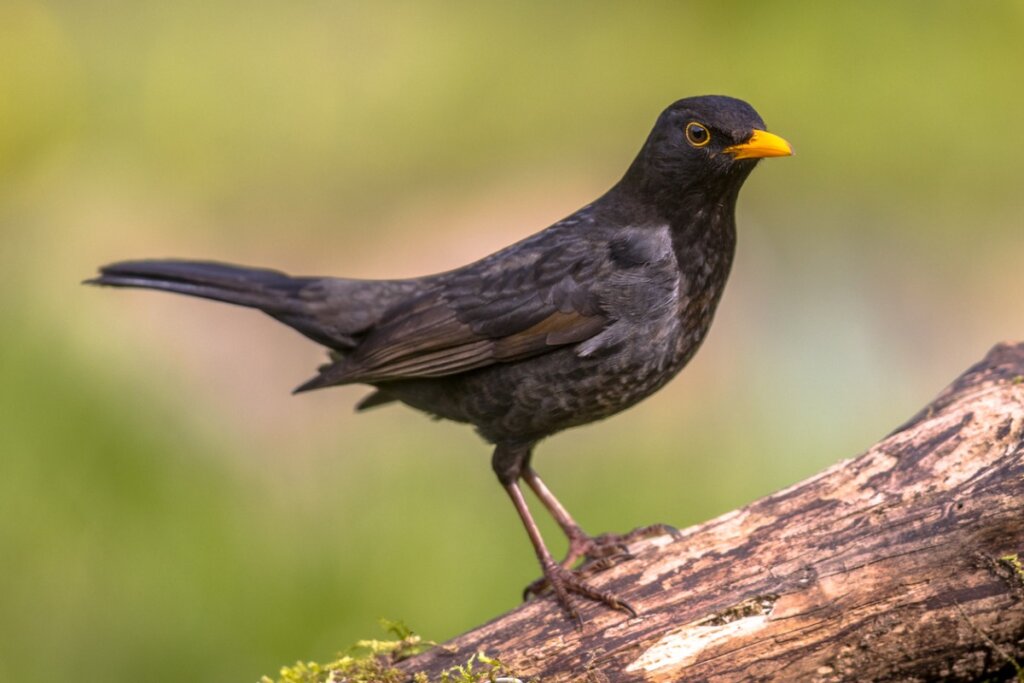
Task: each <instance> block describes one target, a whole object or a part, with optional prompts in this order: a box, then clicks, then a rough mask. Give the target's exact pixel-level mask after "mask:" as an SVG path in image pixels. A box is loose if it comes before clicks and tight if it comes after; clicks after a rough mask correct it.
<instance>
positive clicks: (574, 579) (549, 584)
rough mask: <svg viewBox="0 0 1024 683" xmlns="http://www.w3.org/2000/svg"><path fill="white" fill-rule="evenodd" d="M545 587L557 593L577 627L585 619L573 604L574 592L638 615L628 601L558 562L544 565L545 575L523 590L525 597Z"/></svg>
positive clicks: (561, 603) (558, 599)
mask: <svg viewBox="0 0 1024 683" xmlns="http://www.w3.org/2000/svg"><path fill="white" fill-rule="evenodd" d="M545 588H550V589H551V591H552V592H553V593H554V594H555V600H557V601H558V604H559V605H560V606H561V607H562V609H564V610H565V612H566V613H567V614H568V615H569V617H570V618H571V619H572V620H573V621H574V622H576V627H577V628H582V626H583V620H582V619H581V618H580V614H579V611H577V609H576V606H575V605H574V604H573V599H572V594H573V593H575V594H576V595H580V596H582V597H584V598H587V599H588V600H593V601H594V602H600V603H602V604H604V605H607V606H608V607H611V608H612V609H615V610H619V611H620V612H626V613H628V614H629V615H630V616H631V617H636V616H637V611H636V610H635V609H634V608H633V606H632V605H630V604H629V603H628V602H626V601H625V600H622V599H621V598H618V597H616V596H615V595H614V594H612V593H610V592H608V591H603V590H601V589H599V588H596V587H594V586H592V585H591V584H590V583H588V582H586V581H584V580H583V578H581V576H580V575H579V574H578V573H577V572H575V571H573V570H571V569H567V568H566V567H563V566H562V565H560V564H558V563H556V562H552V563H551V564H549V565H545V566H544V577H543V578H540V579H538V580H536V581H534V582H533V583H531V584H530V585H529V586H527V587H526V589H525V590H524V591H523V599H524V600H527V599H529V598H530V597H532V596H539V595H540V594H541V593H542V592H543V591H544V589H545Z"/></svg>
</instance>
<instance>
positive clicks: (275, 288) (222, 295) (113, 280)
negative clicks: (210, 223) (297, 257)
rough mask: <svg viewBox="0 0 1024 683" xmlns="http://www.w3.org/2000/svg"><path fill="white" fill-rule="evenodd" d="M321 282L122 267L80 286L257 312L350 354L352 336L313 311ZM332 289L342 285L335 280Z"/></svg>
mask: <svg viewBox="0 0 1024 683" xmlns="http://www.w3.org/2000/svg"><path fill="white" fill-rule="evenodd" d="M323 282H324V280H323V279H322V278H308V277H291V276H289V275H286V274H284V273H281V272H278V271H275V270H266V269H263V268H246V267H241V266H232V265H227V264H224V263H213V262H207V261H179V260H143V261H122V262H120V263H114V264H111V265H109V266H104V267H102V268H100V274H99V276H98V277H95V278H92V279H90V280H86V281H85V284H90V285H105V286H109V287H139V288H143V289H157V290H162V291H165V292H174V293H176V294H187V295H189V296H197V297H202V298H204V299H213V300H215V301H224V302H226V303H229V304H237V305H239V306H248V307H250V308H258V309H259V310H261V311H263V312H264V313H267V314H268V315H270V316H272V317H274V318H277V319H278V320H280V321H281V322H283V323H285V324H287V325H290V326H291V327H293V328H295V329H297V330H298V331H299V332H301V333H302V334H304V335H306V336H307V337H310V338H311V339H313V340H314V341H317V342H319V343H321V344H324V345H326V346H330V347H333V348H337V349H346V348H350V347H351V346H352V344H353V339H352V336H351V334H352V332H355V331H356V330H352V331H351V332H350V331H349V330H344V329H338V328H339V327H344V324H342V325H339V324H338V322H339V321H338V320H337V319H335V320H332V321H326V320H322V319H321V316H319V315H318V314H317V312H316V311H315V310H314V309H315V307H316V306H317V304H319V305H320V307H321V308H322V305H323V303H324V301H323V299H324V298H325V297H326V296H327V294H326V291H327V290H325V288H324V287H323V286H317V285H318V284H320V283H323ZM335 282H336V283H339V284H340V283H342V282H344V281H340V280H335Z"/></svg>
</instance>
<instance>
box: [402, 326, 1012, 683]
mask: <svg viewBox="0 0 1024 683" xmlns="http://www.w3.org/2000/svg"><path fill="white" fill-rule="evenodd" d="M682 534H683V537H682V538H681V539H679V540H674V541H673V540H672V539H671V538H668V537H664V538H657V539H652V540H649V541H643V542H640V543H637V544H636V545H635V546H634V547H632V548H631V550H632V551H633V553H634V554H635V555H636V559H634V560H630V561H627V562H624V563H622V564H620V565H618V566H616V567H613V568H611V569H609V570H607V571H605V572H603V573H601V574H598V575H596V576H595V583H596V584H597V585H599V586H602V587H606V588H609V589H611V590H614V591H615V592H616V593H617V594H619V595H621V596H623V597H625V598H626V599H627V600H629V601H630V602H631V603H632V604H633V605H634V606H636V607H637V608H638V610H639V612H640V616H639V617H638V618H635V619H630V618H628V617H626V616H624V615H623V614H621V613H617V612H612V611H610V610H607V609H605V608H603V607H598V606H594V605H588V606H584V607H583V609H582V614H583V617H584V620H585V626H584V628H583V630H582V631H577V630H575V629H574V628H573V625H572V624H571V623H570V622H569V621H568V620H567V619H566V618H565V617H564V616H563V615H562V613H560V612H559V610H558V608H557V607H556V605H555V603H554V601H552V600H548V599H545V600H539V601H533V602H530V603H527V604H524V605H523V606H521V607H519V608H518V609H515V610H513V611H512V612H509V613H508V614H506V615H504V616H502V617H500V618H498V619H496V620H495V621H493V622H491V623H489V624H486V625H484V626H481V627H479V628H477V629H475V630H473V631H470V632H469V633H466V634H464V635H462V636H460V637H458V638H456V639H455V640H453V641H451V642H450V643H447V644H446V647H445V648H436V649H434V650H431V651H429V652H427V653H424V654H422V655H419V656H417V657H415V658H413V659H411V660H408V661H407V662H404V663H403V664H402V665H401V666H402V669H403V670H406V671H408V672H410V673H411V672H418V671H423V672H427V673H430V674H437V673H438V672H439V671H440V670H442V669H444V668H446V667H449V666H452V665H453V663H458V662H462V661H465V660H466V659H467V657H468V656H469V655H470V654H472V653H473V652H476V651H480V650H482V651H485V652H486V653H487V654H488V655H490V656H495V657H498V658H499V659H500V660H501V661H502V662H503V663H504V664H505V665H506V666H507V667H508V668H509V669H510V670H511V672H513V674H514V675H515V676H516V677H518V678H520V679H522V680H523V681H534V680H542V681H544V683H555V682H557V681H590V682H594V683H598V682H602V683H603V682H608V681H612V682H618V681H702V680H711V681H716V682H721V681H823V682H825V681H829V682H830V681H934V680H943V681H975V680H978V681H980V680H992V681H1001V680H1017V679H1018V678H1019V679H1020V680H1022V681H1024V673H1022V669H1021V667H1022V666H1024V568H1022V564H1021V563H1022V562H1024V344H1017V345H1009V344H1001V345H999V346H996V347H995V348H994V349H992V351H990V352H989V354H988V355H987V356H986V357H985V359H984V360H982V361H981V362H980V363H978V364H977V365H975V366H974V367H972V368H970V369H969V370H968V371H967V372H966V373H965V374H964V375H962V376H961V377H960V378H959V379H957V380H956V381H955V382H954V383H953V384H952V385H951V386H949V387H948V388H947V389H946V390H945V391H943V392H942V394H940V395H939V397H938V398H936V399H935V401H933V402H932V403H931V404H930V405H929V406H927V407H926V408H925V409H924V410H922V411H921V412H920V413H919V414H918V415H916V416H915V417H913V418H912V419H911V420H910V421H909V422H907V423H906V424H904V425H903V426H902V427H900V428H899V429H898V430H896V431H895V432H894V433H893V434H891V435H890V436H889V437H887V438H886V439H885V440H883V441H881V442H880V443H878V444H876V445H875V446H873V447H872V448H871V449H870V450H869V451H868V452H866V453H864V454H863V455H861V456H859V457H857V458H854V459H852V460H846V461H844V462H841V463H839V464H837V465H835V466H833V467H831V468H830V469H828V470H826V471H824V472H822V473H821V474H819V475H817V476H814V477H812V478H810V479H808V480H806V481H803V482H801V483H799V484H797V485H795V486H793V487H791V488H789V489H786V490H784V491H780V492H779V493H776V494H774V495H771V496H768V497H767V498H764V499H762V500H759V501H756V502H754V503H751V504H750V505H748V506H746V507H744V508H742V509H740V510H736V511H734V512H730V513H728V514H726V515H723V516H721V517H719V518H717V519H713V520H711V521H709V522H706V523H704V524H700V525H698V526H694V527H691V528H689V529H686V530H684V531H683V532H682Z"/></svg>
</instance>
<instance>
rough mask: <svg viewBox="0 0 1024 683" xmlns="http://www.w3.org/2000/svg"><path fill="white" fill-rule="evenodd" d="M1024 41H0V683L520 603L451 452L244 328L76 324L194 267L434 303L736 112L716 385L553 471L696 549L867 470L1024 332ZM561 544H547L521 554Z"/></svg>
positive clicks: (660, 405) (982, 8)
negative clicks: (658, 145)
mask: <svg viewBox="0 0 1024 683" xmlns="http://www.w3.org/2000/svg"><path fill="white" fill-rule="evenodd" d="M1021 64H1024V3H1022V2H1020V1H1016V2H985V3H959V2H923V1H918V2H902V3H884V4H883V3H859V4H854V3H848V4H842V5H840V4H834V3H820V2H810V1H806V2H777V3H752V2H720V1H715V2H711V1H707V2H687V3H677V2H666V3H643V4H638V3H594V2H586V3H584V2H565V3H556V4H552V3H539V2H529V3H516V4H508V5H498V4H494V3H470V2H448V3H433V2H426V3H424V2H394V3H391V2H383V3H361V4H354V3H346V2H324V1H320V2H316V1H315V2H310V3H275V2H266V1H263V0H256V1H254V2H249V3H244V4H242V3H230V2H223V1H221V0H205V1H203V2H198V1H195V0H185V1H183V2H177V3H155V2H138V1H135V2H127V1H124V0H108V1H105V2H70V1H63V2H61V1H58V0H53V1H52V2H36V1H32V0H5V2H4V3H2V4H0V236H2V242H0V244H2V248H0V311H2V312H3V321H4V325H3V332H2V334H0V455H2V459H0V579H2V581H0V680H17V681H22V682H31V681H56V680H67V679H69V678H72V677H74V678H81V677H83V676H84V677H85V678H88V679H94V678H95V679H101V680H104V681H111V682H115V683H116V682H117V681H134V680H138V679H139V678H145V679H147V680H189V681H207V680H208V681H224V680H256V679H257V678H258V677H259V676H260V675H261V674H264V673H267V672H272V671H275V670H277V667H278V666H279V665H280V664H281V663H282V662H287V661H295V660H297V659H299V660H307V659H317V660H319V661H323V660H324V659H327V658H329V657H330V656H331V654H332V653H334V652H336V651H337V650H338V647H339V644H344V643H348V642H352V641H354V640H357V639H359V638H361V637H365V636H366V635H367V634H368V633H372V632H373V630H374V628H375V627H374V623H375V621H376V619H377V618H378V617H382V616H388V617H394V618H402V619H404V620H406V621H407V622H409V623H413V624H416V625H417V626H418V627H419V628H420V629H422V632H423V633H424V634H425V635H426V636H428V637H429V638H432V639H437V640H441V639H444V638H447V637H449V636H452V635H454V634H456V633H458V632H460V631H462V630H465V629H467V628H469V627H471V626H473V625H475V624H477V623H479V622H481V621H483V620H486V619H487V618H489V617H491V616H493V615H495V614H496V613H498V612H499V611H501V610H504V609H508V608H511V607H512V606H514V605H515V604H516V601H517V596H518V594H519V589H520V587H521V586H523V585H525V584H526V583H528V582H529V581H530V580H532V579H533V578H534V576H535V575H536V573H537V567H536V566H535V561H534V559H533V557H532V553H531V552H530V549H529V545H528V543H527V540H526V537H525V534H524V533H523V532H522V529H521V528H520V527H519V523H518V520H517V519H516V518H515V514H514V512H513V511H512V508H511V506H510V505H508V503H507V501H506V500H505V497H504V495H503V494H502V492H501V491H500V489H499V488H498V487H497V486H496V485H495V484H494V482H493V480H492V479H493V477H492V475H491V473H490V468H489V466H488V460H487V458H488V452H487V449H486V447H485V446H484V445H483V444H482V443H481V442H479V440H478V439H476V437H475V436H474V435H473V434H472V433H471V432H470V430H468V429H467V428H465V427H463V426H459V425H450V424H435V423H431V422H430V421H429V420H426V419H424V418H423V417H422V416H419V415H415V414H413V413H412V412H411V411H408V410H404V409H401V408H388V409H381V410H379V411H374V412H372V413H368V414H366V415H361V416H359V417H358V419H356V418H355V417H354V416H352V415H351V409H352V404H353V402H354V400H355V399H356V398H357V397H358V396H359V395H360V392H359V390H355V389H339V390H333V391H330V392H320V393H319V394H318V395H311V396H308V397H306V396H304V397H302V398H290V397H289V396H288V395H287V390H288V389H290V388H291V387H292V386H294V385H295V384H298V383H299V382H300V381H301V380H303V379H305V378H306V377H308V376H309V374H311V373H312V371H313V368H314V366H315V365H316V363H317V362H319V360H320V353H319V352H318V351H317V350H316V349H315V348H314V347H313V346H312V345H311V344H309V343H308V342H305V341H303V340H301V339H299V338H298V337H297V336H296V335H294V334H293V333H291V332H289V331H287V330H285V329H283V328H281V327H280V326H277V325H276V324H272V323H271V322H270V321H267V320H265V319H263V318H261V317H260V316H257V315H255V314H253V313H251V312H247V311H238V310H235V309H231V308H228V307H223V306H215V305H213V304H208V303H203V302H197V301H185V300H174V299H172V298H171V297H164V296H161V295H157V294H152V293H137V294H136V293H124V292H109V291H104V292H100V291H96V290H86V289H83V288H80V287H78V286H77V282H78V281H79V280H80V279H82V278H84V277H87V276H89V275H90V274H91V273H92V272H93V271H94V269H95V267H96V265H98V264H99V263H102V262H107V261H113V260H117V259H120V258H128V257H136V256H169V255H178V256H188V257H197V258H214V259H220V260H233V261H239V262H245V263H252V264H254V265H267V266H276V267H280V268H284V269H289V270H293V271H303V272H309V273H313V272H328V273H335V274H346V275H352V276H362V277H373V276H385V275H412V274H415V273H419V272H425V271H429V270H440V269H444V268H449V267H453V266H456V265H459V264H460V263H463V262H465V261H468V260H469V259H472V258H474V257H477V256H481V255H483V254H485V253H487V252H488V251H490V250H491V249H494V248H497V247H499V246H502V245H504V244H507V243H509V242H511V241H513V240H515V239H517V238H519V237H522V236H525V235H527V234H529V233H531V232H534V231H535V230H537V229H539V228H541V227H543V226H544V225H546V224H548V223H550V222H552V221H554V220H556V219H558V218H560V217H561V216H563V215H565V214H567V213H569V212H571V211H572V210H574V209H576V208H578V207H579V206H581V205H582V204H584V203H586V202H587V201H589V200H590V199H592V198H593V197H594V196H596V195H597V194H598V193H600V192H601V191H603V190H604V189H606V188H607V187H608V186H609V185H610V184H611V183H612V182H614V181H615V179H616V178H617V177H618V175H619V174H620V173H622V171H623V170H624V169H625V167H626V165H627V163H628V162H629V160H630V159H631V157H632V154H633V153H635V151H636V149H637V148H638V147H639V145H640V143H641V142H642V140H643V138H644V136H645V135H646V133H647V131H648V129H649V127H650V125H651V123H652V122H653V120H654V118H655V116H656V115H657V113H658V112H659V111H660V109H661V108H662V107H664V106H665V105H666V104H668V103H669V102H671V101H672V100H674V99H677V98H679V97H683V96H688V95H695V94H703V93H709V92H717V93H725V94H731V95H735V96H738V97H742V98H744V99H747V100H748V101H750V102H752V103H753V104H754V105H755V106H756V107H757V109H758V110H759V112H760V113H761V114H762V115H763V116H764V118H765V119H766V121H767V122H768V124H769V126H770V127H771V128H772V130H774V131H776V132H778V133H780V134H782V135H783V136H785V137H786V138H787V139H789V140H791V141H792V142H793V144H794V146H795V148H796V150H797V156H796V157H795V158H793V159H787V160H773V161H770V162H766V163H765V164H763V165H762V167H761V168H760V169H759V170H758V172H757V173H756V174H755V175H754V177H753V178H752V179H751V180H750V182H749V183H748V185H747V187H746V189H745V190H744V192H743V196H742V197H741V200H740V210H739V212H740V247H739V253H738V256H737V262H736V266H735V270H734V276H733V279H732V281H731V283H730V286H729V288H728V290H727V293H726V297H725V300H724V302H723V305H722V308H721V310H720V313H719V316H718V320H717V322H716V325H715V327H714V329H713V330H712V333H711V335H710V338H709V341H708V343H707V345H706V348H705V349H703V350H702V351H701V353H700V354H698V356H697V359H696V360H695V361H694V363H693V364H692V365H691V367H690V368H688V369H687V370H686V372H684V373H683V376H682V378H681V379H680V380H678V381H676V382H674V383H673V384H672V385H670V386H669V387H668V388H666V389H665V390H664V391H663V392H662V393H661V394H659V396H657V397H655V398H653V399H651V400H649V401H647V402H645V403H644V404H643V405H642V406H639V407H638V408H636V409H634V410H631V411H630V413H629V415H628V416H625V417H618V418H615V419H612V420H610V421H608V422H606V423H602V424H600V425H595V426H592V427H588V428H586V429H582V430H577V431H575V432H571V433H567V434H565V435H561V436H558V437H556V438H554V439H552V440H551V442H550V443H545V444H543V445H542V446H541V448H540V450H539V455H538V466H539V467H540V468H541V471H542V472H544V474H545V478H546V479H547V480H548V481H549V482H550V483H551V485H552V486H553V487H554V488H555V490H556V491H558V492H559V494H560V495H561V496H562V497H563V499H564V500H565V502H566V504H567V505H568V506H569V507H570V509H572V510H573V511H574V513H575V514H576V516H577V517H578V518H579V519H580V520H581V522H582V523H583V524H584V525H585V526H586V527H587V528H588V529H590V530H592V531H595V532H598V531H605V530H608V531H614V530H625V529H628V528H631V527H633V526H638V525H640V524H644V523H650V522H655V521H664V522H670V523H674V524H676V525H680V526H682V525H687V524H691V523H695V522H698V521H701V520H704V519H707V518H708V517H710V516H713V515H715V514H718V513H721V512H724V511H726V510H729V509H732V508H734V507H736V506H738V505H741V504H743V503H745V502H747V501H749V500H751V499H753V498H755V497H757V496H760V495H764V494H767V493H769V492H771V491H773V490H777V489H779V488H781V487H784V486H786V485H788V484H790V483H793V482H795V481H796V480H798V479H799V478H801V477H804V476H807V475H809V474H811V473H813V472H815V471H816V470H818V469H821V468H822V467H824V466H825V465H827V464H830V463H832V462H835V461H837V460H838V459H840V458H842V457H845V456H849V455H852V454H854V453H856V452H857V451H858V450H860V449H862V448H864V447H866V446H868V445H869V444H871V443H872V442H874V441H875V440H876V439H877V438H879V437H880V436H882V435H883V434H885V433H886V431H887V430H889V429H891V428H892V427H894V426H895V425H897V424H898V423H899V422H900V421H901V420H902V419H904V418H906V417H908V416H909V415H910V414H911V413H912V412H913V411H915V410H916V409H917V408H918V407H920V406H921V405H922V404H923V403H924V402H925V401H926V400H928V398H930V396H931V395H932V394H934V393H935V392H936V391H937V390H938V389H939V388H940V387H941V386H942V385H943V383H944V382H946V381H948V380H949V379H951V378H952V377H953V376H955V375H956V373H958V372H959V371H960V370H962V369H963V368H964V367H966V366H967V365H968V364H969V363H971V362H973V361H974V360H976V359H977V358H978V357H980V355H981V354H982V353H983V352H984V351H985V350H986V348H987V347H988V346H989V345H990V344H991V343H993V342H995V341H997V340H999V339H1002V338H1013V337H1017V338H1019V337H1021V336H1024V331H1022V328H1024V319H1022V315H1021V299H1020V292H1021V291H1024V269H1022V268H1021V266H1020V264H1021V261H1022V259H1024V238H1022V234H1021V228H1022V225H1024V195H1022V193H1021V192H1020V182H1021V181H1020V179H1021V177H1022V171H1024V127H1022V126H1021V124H1020V112H1021V111H1024V90H1022V89H1021V88H1020V87H1019V86H1018V81H1019V79H1020V74H1019V71H1020V66H1021ZM544 530H545V533H546V534H547V536H548V538H549V539H550V540H551V541H552V545H556V546H560V547H563V544H560V541H559V540H558V535H557V529H555V528H554V527H553V525H551V524H548V523H545V526H544Z"/></svg>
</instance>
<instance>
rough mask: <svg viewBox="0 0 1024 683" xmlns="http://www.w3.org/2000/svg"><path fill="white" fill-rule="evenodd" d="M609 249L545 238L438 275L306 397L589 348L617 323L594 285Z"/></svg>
mask: <svg viewBox="0 0 1024 683" xmlns="http://www.w3.org/2000/svg"><path fill="white" fill-rule="evenodd" d="M607 263H608V262H607V251H606V250H602V249H596V250H595V249H594V248H593V245H592V244H590V243H589V242H588V241H587V240H582V239H577V238H569V236H567V235H565V234H564V233H562V234H560V233H557V232H556V233H554V234H552V233H548V234H546V235H545V234H544V233H541V234H539V235H537V236H535V238H531V239H528V240H526V241H524V242H521V243H519V244H517V245H514V246H513V247H509V248H508V249H506V250H503V251H500V252H498V253H496V254H493V255H492V256H489V257H487V258H485V259H483V260H482V261H478V262H476V263H474V264H471V265H469V266H466V267H465V268H461V269H459V270H456V271H452V272H450V273H446V274H443V275H441V276H438V277H437V278H436V279H435V280H434V281H432V282H430V283H429V284H427V283H425V284H426V285H427V286H426V287H425V288H424V291H423V292H421V293H420V294H418V295H414V296H411V297H409V298H407V299H405V300H404V301H403V302H401V303H400V304H398V305H396V306H394V307H392V308H391V309H390V310H389V311H388V312H387V313H386V314H385V315H384V316H383V317H382V318H381V319H380V320H379V321H378V322H377V323H376V324H375V325H374V326H373V328H372V329H371V330H370V331H369V332H368V333H367V334H366V336H365V337H364V338H363V339H361V340H360V342H359V344H358V346H357V347H356V349H355V350H354V351H353V352H352V353H350V354H347V355H345V357H343V358H341V359H339V360H337V361H336V362H335V363H333V364H331V365H329V366H326V367H324V368H321V373H320V375H319V376H318V377H316V378H314V379H313V380H311V381H310V382H307V383H306V384H304V385H303V386H302V387H300V390H306V389H314V388H319V387H324V386H330V385H333V384H343V383H351V382H385V381H389V380H398V379H411V378H424V377H441V376H444V375H452V374H456V373H460V372H466V371H468V370H472V369H476V368H480V367H484V366H486V365H491V364H493V363H499V362H508V361H514V360H518V359H521V358H526V357H529V356H532V355H536V354H539V353H544V352H545V351H547V350H550V349H551V348H553V347H557V346H562V345H566V344H574V343H577V342H581V341H584V340H586V339H589V338H590V337H592V336H594V335H596V334H597V333H599V332H600V331H601V330H602V329H604V328H605V326H606V325H607V324H608V323H609V318H608V316H607V314H606V313H605V312H604V311H603V310H602V307H601V303H600V297H599V296H598V294H597V293H596V292H595V291H594V287H593V283H594V282H595V280H597V279H599V278H598V275H599V272H600V271H601V270H602V268H605V267H606V266H607Z"/></svg>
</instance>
